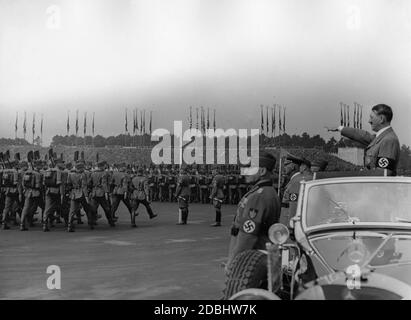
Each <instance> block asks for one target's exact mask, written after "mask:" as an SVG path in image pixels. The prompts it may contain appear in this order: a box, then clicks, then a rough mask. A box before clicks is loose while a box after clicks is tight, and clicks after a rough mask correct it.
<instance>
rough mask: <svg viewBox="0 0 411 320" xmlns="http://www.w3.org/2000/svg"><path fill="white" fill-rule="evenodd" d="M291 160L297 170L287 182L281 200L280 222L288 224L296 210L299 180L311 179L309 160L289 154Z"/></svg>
mask: <svg viewBox="0 0 411 320" xmlns="http://www.w3.org/2000/svg"><path fill="white" fill-rule="evenodd" d="M288 159H290V160H291V161H292V162H294V163H296V164H297V165H299V172H298V173H295V174H294V175H293V176H292V177H291V179H290V181H289V182H288V184H287V186H286V188H285V191H284V195H283V198H282V202H281V207H282V209H281V218H280V222H281V223H282V224H284V225H286V226H289V223H290V220H291V218H293V217H294V216H295V214H296V212H297V203H298V195H299V192H300V182H301V181H303V180H306V181H307V180H312V178H313V176H312V173H311V162H310V161H308V160H307V159H304V158H297V157H293V156H291V157H290V156H289V157H288Z"/></svg>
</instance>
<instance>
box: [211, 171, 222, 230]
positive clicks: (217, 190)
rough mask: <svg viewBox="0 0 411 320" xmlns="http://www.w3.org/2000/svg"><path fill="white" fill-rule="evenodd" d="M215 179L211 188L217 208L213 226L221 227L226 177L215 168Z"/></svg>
mask: <svg viewBox="0 0 411 320" xmlns="http://www.w3.org/2000/svg"><path fill="white" fill-rule="evenodd" d="M213 176H214V177H213V181H212V183H211V185H212V186H213V189H212V190H211V194H210V199H211V201H212V202H213V205H214V209H215V223H213V224H212V225H211V226H213V227H219V226H221V205H222V203H223V201H224V191H223V189H224V183H225V179H224V176H223V175H221V174H219V173H217V170H216V169H214V170H213Z"/></svg>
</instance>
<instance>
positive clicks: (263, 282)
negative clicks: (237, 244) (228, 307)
mask: <svg viewBox="0 0 411 320" xmlns="http://www.w3.org/2000/svg"><path fill="white" fill-rule="evenodd" d="M273 260H275V261H272V266H273V270H276V269H277V268H281V260H280V256H279V255H274V258H273ZM279 274H280V273H279V272H276V271H274V272H273V283H277V282H278V277H279ZM250 288H255V289H267V254H265V253H263V252H261V251H259V250H246V251H244V252H241V253H240V254H238V255H237V256H236V257H235V258H234V260H233V261H232V263H231V264H230V265H229V266H228V270H227V274H226V281H225V288H224V290H223V297H222V299H223V300H228V299H229V298H230V297H231V296H233V295H234V294H236V293H237V292H239V291H241V290H245V289H250Z"/></svg>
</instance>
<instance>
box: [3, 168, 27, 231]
mask: <svg viewBox="0 0 411 320" xmlns="http://www.w3.org/2000/svg"><path fill="white" fill-rule="evenodd" d="M10 164H11V165H12V166H11V167H9V168H7V166H5V165H4V169H3V172H2V179H1V188H2V190H3V192H4V197H5V199H4V209H3V212H2V213H3V214H2V221H1V222H2V229H3V230H8V229H10V227H9V226H8V225H7V222H8V220H9V215H10V214H11V213H12V211H13V209H14V208H15V206H18V205H19V202H21V201H22V198H23V189H22V185H21V175H20V174H19V172H18V171H17V169H16V168H17V163H10ZM21 165H22V164H21Z"/></svg>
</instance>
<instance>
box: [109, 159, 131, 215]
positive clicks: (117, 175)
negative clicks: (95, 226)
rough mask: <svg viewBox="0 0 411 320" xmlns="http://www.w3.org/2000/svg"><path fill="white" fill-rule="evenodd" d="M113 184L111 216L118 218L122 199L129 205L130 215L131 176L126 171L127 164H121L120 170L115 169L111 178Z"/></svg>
mask: <svg viewBox="0 0 411 320" xmlns="http://www.w3.org/2000/svg"><path fill="white" fill-rule="evenodd" d="M111 185H112V186H113V192H112V196H111V197H112V198H111V201H112V202H111V216H112V217H113V220H114V221H116V220H117V219H118V218H117V217H116V215H115V213H116V211H117V209H118V206H119V205H120V202H121V201H122V202H123V203H124V205H125V206H126V207H127V210H128V212H129V213H130V216H131V214H132V209H131V204H130V201H129V199H128V188H129V185H130V176H129V175H128V174H127V172H126V165H125V164H124V163H123V164H121V165H120V168H119V171H114V172H113V175H112V178H111Z"/></svg>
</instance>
